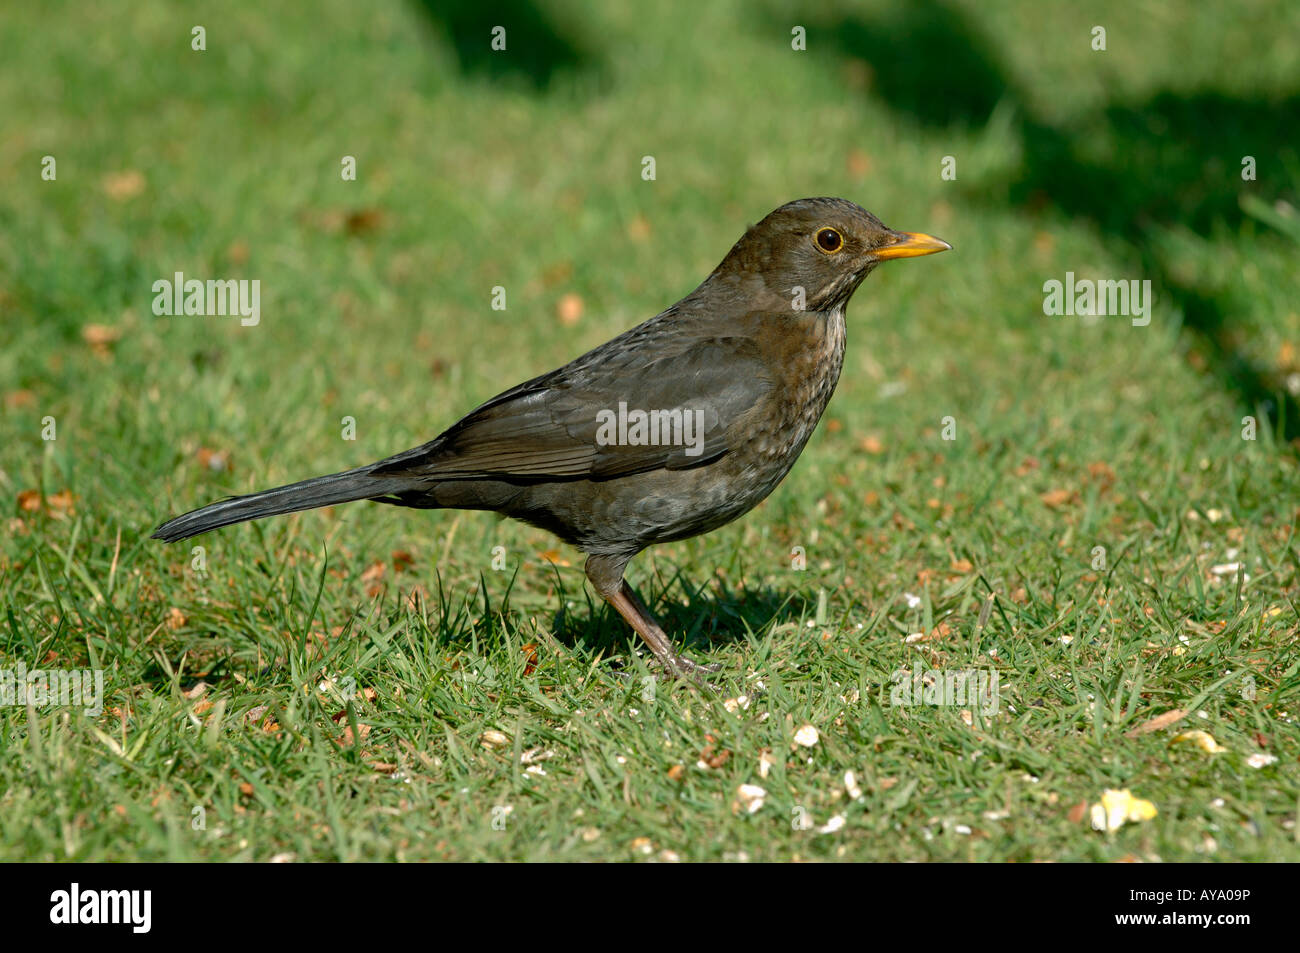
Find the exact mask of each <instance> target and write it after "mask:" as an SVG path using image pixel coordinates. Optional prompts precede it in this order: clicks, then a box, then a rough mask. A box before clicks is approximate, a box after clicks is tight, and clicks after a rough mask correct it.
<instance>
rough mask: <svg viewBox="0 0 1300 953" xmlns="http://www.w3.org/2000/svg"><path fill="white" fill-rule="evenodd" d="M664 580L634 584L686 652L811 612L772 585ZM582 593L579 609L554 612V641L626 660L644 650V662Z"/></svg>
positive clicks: (616, 622) (610, 616)
mask: <svg viewBox="0 0 1300 953" xmlns="http://www.w3.org/2000/svg"><path fill="white" fill-rule="evenodd" d="M666 582H667V588H666V589H665V588H664V586H662V585H661V584H660V582H659V581H658V580H656V581H655V582H654V583H653V584H648V583H643V584H642V585H637V586H635V587H634V588H636V590H637V592H638V594H639V595H640V596H641V598H642V600H643V601H644V602H645V603H646V605H648V606H649V607H650V611H651V612H653V613H654V615H655V618H657V619H658V620H659V624H660V625H662V626H663V628H664V631H665V632H667V633H668V637H669V639H670V640H671V641H672V644H673V647H674V648H675V649H677V650H678V651H679V652H682V651H684V652H686V653H687V654H688V655H689V654H691V653H693V652H706V651H708V650H709V649H711V648H712V647H714V646H719V645H730V644H733V643H736V642H743V641H744V640H745V637H746V633H748V632H761V631H764V630H765V629H769V628H771V627H774V626H780V625H783V624H785V623H787V622H797V621H799V620H800V619H802V618H805V617H809V616H810V613H811V611H812V609H811V606H810V604H809V603H808V601H807V600H806V599H805V597H804V596H803V595H801V594H799V593H797V592H777V591H775V590H772V589H743V590H741V591H739V592H737V591H733V590H731V589H730V588H728V587H727V586H726V584H725V583H723V582H721V581H719V580H717V579H716V577H714V576H712V575H708V576H707V577H706V578H705V580H704V581H703V582H702V583H700V584H698V585H697V584H696V583H694V582H692V581H691V580H689V579H688V578H686V576H685V574H684V573H683V572H682V571H681V570H678V571H677V572H676V573H674V575H673V576H672V577H671V578H670V579H669V580H667V581H666ZM710 588H712V589H713V591H710ZM587 595H588V602H587V605H586V606H585V607H580V606H579V604H577V602H576V600H575V605H574V608H573V609H561V610H560V611H559V612H557V613H556V614H555V617H554V619H553V631H554V632H555V634H556V637H557V638H558V639H559V641H560V643H561V644H563V645H568V646H574V645H582V646H583V647H584V648H586V649H587V650H589V651H591V652H593V653H596V652H599V653H600V654H601V655H603V656H605V657H607V658H609V657H613V658H618V659H626V658H627V654H628V652H629V651H630V650H637V651H641V650H645V651H644V653H643V654H644V655H645V657H646V658H647V660H648V659H649V658H650V655H649V650H648V649H646V647H645V643H643V642H642V641H641V638H640V636H638V635H637V634H636V633H635V632H633V631H632V629H631V627H630V626H629V625H628V624H627V623H626V622H624V621H623V618H622V617H621V616H620V615H619V614H618V613H617V612H616V611H614V609H613V608H611V607H609V606H606V605H605V604H604V603H602V602H600V601H599V599H597V598H596V597H595V596H594V595H593V594H592V593H591V592H590V591H589V590H588V591H587ZM562 598H563V597H562ZM566 601H567V599H566ZM626 667H627V666H626V665H624V668H626Z"/></svg>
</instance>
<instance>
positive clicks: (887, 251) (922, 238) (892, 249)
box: [871, 232, 952, 259]
mask: <svg viewBox="0 0 1300 953" xmlns="http://www.w3.org/2000/svg"><path fill="white" fill-rule="evenodd" d="M898 235H899V238H898V241H896V242H894V243H893V244H892V245H886V246H885V247H884V248H877V249H876V250H875V251H873V252H872V253H871V254H872V256H873V257H875V258H879V259H889V258H915V257H916V256H917V255H933V254H934V253H935V252H940V251H948V250H949V249H951V248H952V246H951V245H949V244H948V243H947V242H946V241H944V240H943V239H942V238H935V237H934V236H933V235H926V234H924V233H923V232H899V233H898Z"/></svg>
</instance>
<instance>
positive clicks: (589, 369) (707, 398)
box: [375, 326, 774, 479]
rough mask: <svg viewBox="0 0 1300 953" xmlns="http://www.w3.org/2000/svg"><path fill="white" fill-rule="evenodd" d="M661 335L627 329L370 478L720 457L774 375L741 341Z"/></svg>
mask: <svg viewBox="0 0 1300 953" xmlns="http://www.w3.org/2000/svg"><path fill="white" fill-rule="evenodd" d="M657 330H658V331H659V333H656V334H654V335H647V334H644V333H642V334H640V335H638V334H637V332H638V331H641V329H640V328H636V329H633V330H632V331H629V332H628V333H627V334H625V335H622V336H620V337H619V338H615V339H614V340H613V341H610V342H609V343H608V344H605V345H603V346H601V347H599V348H597V349H596V350H595V351H592V352H589V353H588V354H585V355H583V356H582V357H580V358H578V359H577V360H575V361H573V362H572V363H570V364H568V365H565V366H564V367H562V368H560V369H559V370H557V371H553V372H551V373H550V374H546V375H543V376H542V377H539V378H536V379H534V380H532V381H528V382H526V383H523V384H520V385H519V386H518V387H515V388H513V389H511V390H508V391H506V392H505V393H503V394H500V395H498V396H497V397H494V398H493V399H492V400H490V401H488V402H487V403H485V404H483V405H482V406H481V407H479V408H478V409H476V410H474V411H472V412H471V413H469V414H468V415H467V416H466V417H465V418H463V419H462V420H461V421H460V422H458V423H457V424H455V425H454V426H452V427H451V428H450V429H448V430H447V431H446V432H445V433H444V434H442V435H441V436H440V437H438V438H437V439H435V440H433V441H431V442H430V443H427V444H425V445H424V446H423V447H417V448H415V449H414V450H409V451H407V452H406V453H403V454H399V455H397V456H396V457H392V458H389V460H386V461H384V462H383V463H382V464H380V465H379V468H378V469H377V470H376V471H375V472H382V473H409V474H411V475H413V476H418V477H420V478H425V479H427V478H435V479H465V478H473V477H492V476H500V477H506V478H511V477H514V478H521V479H564V478H592V479H601V478H608V477H614V476H620V475H624V474H630V473H639V472H643V471H646V470H656V469H671V470H677V469H686V468H688V467H694V466H699V465H701V464H704V463H708V462H710V461H712V460H716V459H717V458H718V457H720V456H722V455H723V454H725V453H726V452H727V451H728V450H729V449H731V448H730V447H729V445H728V436H729V433H732V432H734V431H733V430H732V425H733V424H734V423H735V422H736V421H737V420H738V419H739V418H740V417H742V416H744V415H745V414H747V413H748V412H749V411H750V410H751V408H753V407H754V405H755V404H756V403H758V402H759V401H760V400H762V399H763V398H764V397H765V396H766V395H767V394H768V393H769V392H770V391H771V390H772V388H773V386H774V385H773V374H772V373H771V370H770V369H769V368H768V367H767V366H766V364H765V363H764V361H763V360H762V359H761V356H760V354H759V352H758V349H757V348H756V347H754V346H753V345H752V344H751V343H750V342H749V340H748V339H747V338H745V337H739V336H737V337H729V336H724V335H718V336H710V337H705V338H700V337H699V336H697V335H694V334H692V335H685V334H672V333H668V329H665V328H663V327H662V326H661V327H660V328H659V329H657ZM638 411H639V412H642V413H643V414H644V415H645V416H644V417H639V416H638V414H637V413H636V412H638ZM638 421H639V424H638Z"/></svg>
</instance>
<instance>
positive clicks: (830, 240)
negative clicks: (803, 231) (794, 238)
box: [817, 228, 844, 255]
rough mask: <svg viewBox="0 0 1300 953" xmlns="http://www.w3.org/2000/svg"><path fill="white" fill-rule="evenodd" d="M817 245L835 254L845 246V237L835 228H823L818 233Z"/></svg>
mask: <svg viewBox="0 0 1300 953" xmlns="http://www.w3.org/2000/svg"><path fill="white" fill-rule="evenodd" d="M817 247H818V248H820V249H821V250H822V251H824V252H826V254H828V255H833V254H835V253H836V252H837V251H839V250H840V249H841V248H843V247H844V238H843V236H841V235H840V233H839V232H837V231H836V230H835V229H833V228H823V229H821V230H820V231H819V232H818V233H817Z"/></svg>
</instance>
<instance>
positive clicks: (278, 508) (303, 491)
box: [152, 467, 395, 543]
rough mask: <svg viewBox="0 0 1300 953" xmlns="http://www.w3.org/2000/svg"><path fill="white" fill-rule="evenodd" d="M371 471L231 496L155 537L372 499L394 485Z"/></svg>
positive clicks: (348, 472) (169, 539)
mask: <svg viewBox="0 0 1300 953" xmlns="http://www.w3.org/2000/svg"><path fill="white" fill-rule="evenodd" d="M372 471H373V467H361V468H359V469H357V470H345V471H344V472H342V473H331V474H330V475H329V476H320V477H314V478H312V479H310V480H303V481H302V482H301V483H290V484H289V485H288V486H280V487H276V488H275V489H274V490H264V491H263V492H261V493H250V494H249V495H247V496H232V497H231V498H230V499H228V500H222V501H221V502H220V503H212V504H210V505H208V506H204V507H201V508H200V509H197V510H193V511H191V512H189V513H186V514H185V515H184V516H178V517H176V518H175V519H171V520H168V521H167V522H166V523H163V524H162V525H161V526H159V527H158V528H157V529H156V530H154V531H153V537H152V538H153V539H161V540H164V541H165V542H168V543H174V542H176V541H177V540H181V539H189V538H190V537H191V536H197V535H198V534H199V533H206V532H207V531H208V530H210V529H220V528H221V527H222V526H230V525H232V524H234V523H244V522H247V521H248V520H259V519H261V518H262V517H264V516H279V515H280V514H282V513H298V512H300V511H302V510H314V509H316V508H317V507H319V506H333V505H334V504H335V503H350V502H352V501H353V500H367V499H372V498H374V497H379V496H383V495H385V494H386V493H390V492H392V491H393V490H394V489H395V486H394V483H395V481H394V480H393V479H391V478H388V479H385V478H384V477H380V476H376V475H375V474H374V473H373V472H372Z"/></svg>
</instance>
